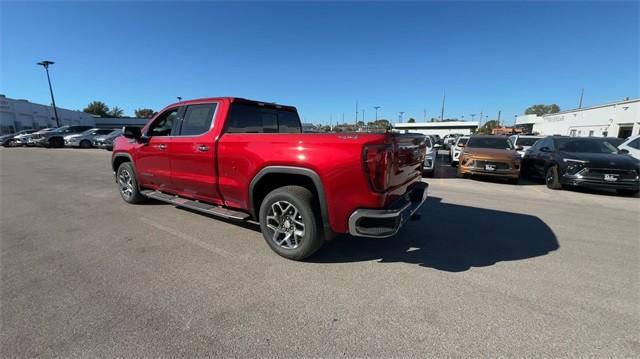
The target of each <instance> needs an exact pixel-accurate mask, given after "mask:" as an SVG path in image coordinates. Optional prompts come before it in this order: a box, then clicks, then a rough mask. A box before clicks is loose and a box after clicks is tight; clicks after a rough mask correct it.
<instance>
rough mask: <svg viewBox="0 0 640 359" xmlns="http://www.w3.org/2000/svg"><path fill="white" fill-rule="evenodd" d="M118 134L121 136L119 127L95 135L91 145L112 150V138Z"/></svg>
mask: <svg viewBox="0 0 640 359" xmlns="http://www.w3.org/2000/svg"><path fill="white" fill-rule="evenodd" d="M118 136H122V129H121V128H119V129H117V130H113V131H112V132H110V133H108V134H106V135H103V136H97V137H96V138H94V139H93V146H94V147H98V148H103V149H105V150H107V151H111V150H113V140H115V139H116V137H118Z"/></svg>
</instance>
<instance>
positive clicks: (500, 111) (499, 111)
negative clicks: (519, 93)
mask: <svg viewBox="0 0 640 359" xmlns="http://www.w3.org/2000/svg"><path fill="white" fill-rule="evenodd" d="M500 113H502V110H498V127H500Z"/></svg>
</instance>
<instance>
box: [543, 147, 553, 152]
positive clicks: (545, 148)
mask: <svg viewBox="0 0 640 359" xmlns="http://www.w3.org/2000/svg"><path fill="white" fill-rule="evenodd" d="M540 152H551V149H550V148H549V147H546V146H545V147H542V148H541V149H540Z"/></svg>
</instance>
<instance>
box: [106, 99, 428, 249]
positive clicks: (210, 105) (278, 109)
mask: <svg viewBox="0 0 640 359" xmlns="http://www.w3.org/2000/svg"><path fill="white" fill-rule="evenodd" d="M123 132H124V133H123V136H122V137H118V138H117V139H116V140H115V141H114V147H113V155H112V163H111V164H112V168H113V171H114V175H115V179H116V182H117V184H118V188H119V191H120V195H121V197H122V198H123V199H124V200H125V201H126V202H128V203H140V202H142V201H143V200H144V199H146V198H154V199H157V200H160V201H165V202H169V203H171V204H173V205H176V206H179V207H184V208H188V209H191V210H195V211H201V212H205V213H208V214H211V215H214V216H219V217H223V218H227V219H230V220H238V221H253V222H259V224H260V228H261V230H262V234H263V236H264V239H265V240H266V242H267V243H268V245H269V246H270V247H271V248H272V249H273V250H274V251H275V252H276V253H278V254H279V255H281V256H283V257H286V258H289V259H295V260H301V259H303V258H306V257H308V256H310V255H311V254H313V253H314V252H315V251H316V250H317V249H318V248H320V246H321V245H322V244H323V243H324V241H325V240H327V239H330V238H332V237H333V236H334V235H335V234H338V233H350V234H351V235H354V236H364V237H374V238H384V237H390V236H393V235H395V234H396V233H397V232H398V230H399V229H400V227H401V226H402V224H403V223H404V222H405V221H406V220H408V219H417V218H419V215H420V214H419V213H418V212H417V211H418V210H419V209H420V207H421V206H422V204H423V203H424V201H425V199H426V196H427V184H426V183H425V182H422V180H421V178H422V176H421V174H422V164H423V161H424V157H425V142H424V136H422V135H401V134H396V133H391V132H387V133H327V134H317V133H316V134H312V133H302V126H301V123H300V118H299V116H298V113H297V110H296V109H295V107H290V106H283V105H277V104H273V103H265V102H258V101H250V100H246V99H241V98H231V97H223V98H206V99H198V100H191V101H182V102H179V103H175V104H172V105H170V106H168V107H166V108H164V109H163V110H162V111H160V112H159V113H158V114H157V115H156V116H154V117H153V118H152V119H151V120H150V121H149V123H147V125H146V126H145V127H143V128H142V129H140V128H136V127H124V129H123Z"/></svg>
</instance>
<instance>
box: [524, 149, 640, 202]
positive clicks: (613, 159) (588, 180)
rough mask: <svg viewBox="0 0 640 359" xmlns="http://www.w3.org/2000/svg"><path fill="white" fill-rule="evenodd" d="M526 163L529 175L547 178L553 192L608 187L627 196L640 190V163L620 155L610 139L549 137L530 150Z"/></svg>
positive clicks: (525, 156) (527, 153) (526, 156)
mask: <svg viewBox="0 0 640 359" xmlns="http://www.w3.org/2000/svg"><path fill="white" fill-rule="evenodd" d="M522 161H523V162H522V167H523V171H524V174H525V175H533V176H543V177H544V179H545V182H546V184H547V187H549V188H551V189H561V188H562V187H563V186H581V187H590V188H607V189H615V190H616V191H617V192H618V193H620V194H625V195H635V194H637V193H638V191H639V189H640V180H639V178H638V176H639V174H640V161H638V160H637V159H635V158H633V157H631V156H629V155H626V154H620V153H618V149H617V148H615V147H614V146H612V145H611V144H610V143H609V142H608V141H607V139H606V138H597V137H560V136H550V137H545V138H543V139H541V140H539V141H538V142H536V143H535V144H534V145H533V146H532V147H531V148H529V149H528V150H527V152H526V153H525V155H524V157H523V159H522Z"/></svg>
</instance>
